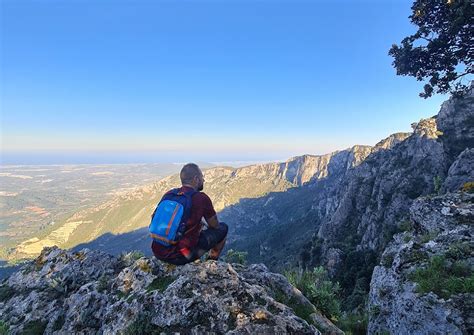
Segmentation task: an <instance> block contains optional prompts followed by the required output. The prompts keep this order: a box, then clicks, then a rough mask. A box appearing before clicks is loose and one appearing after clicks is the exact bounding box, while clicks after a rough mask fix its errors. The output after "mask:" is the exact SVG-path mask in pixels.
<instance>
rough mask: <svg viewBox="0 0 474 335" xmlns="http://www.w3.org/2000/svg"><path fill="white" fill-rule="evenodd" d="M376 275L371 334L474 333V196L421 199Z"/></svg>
mask: <svg viewBox="0 0 474 335" xmlns="http://www.w3.org/2000/svg"><path fill="white" fill-rule="evenodd" d="M406 224H407V229H409V231H406V232H404V233H400V234H397V235H395V237H394V240H393V241H392V242H391V243H390V244H389V245H388V247H387V248H386V249H385V251H384V253H383V255H382V261H381V265H380V266H376V267H375V269H374V273H373V275H372V281H371V284H370V295H369V304H368V310H369V333H371V334H376V333H383V332H389V333H390V334H472V333H474V240H473V238H474V193H448V194H446V195H443V196H437V197H425V198H420V199H417V200H416V201H415V202H414V203H413V205H412V206H411V209H410V221H408V222H407V223H406Z"/></svg>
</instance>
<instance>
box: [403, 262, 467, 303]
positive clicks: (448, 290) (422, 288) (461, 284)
mask: <svg viewBox="0 0 474 335" xmlns="http://www.w3.org/2000/svg"><path fill="white" fill-rule="evenodd" d="M409 279H410V280H412V281H414V282H415V283H417V292H418V293H428V292H433V293H435V294H436V295H438V296H440V297H442V298H444V299H448V298H449V297H450V296H451V295H453V294H459V293H474V274H473V272H472V269H470V268H469V266H468V265H467V264H466V263H465V262H463V261H456V262H447V261H446V258H445V256H444V255H443V256H441V255H437V256H433V257H432V258H431V259H430V260H429V262H428V264H427V266H426V268H420V269H416V270H415V271H414V272H413V273H412V274H411V275H410V276H409Z"/></svg>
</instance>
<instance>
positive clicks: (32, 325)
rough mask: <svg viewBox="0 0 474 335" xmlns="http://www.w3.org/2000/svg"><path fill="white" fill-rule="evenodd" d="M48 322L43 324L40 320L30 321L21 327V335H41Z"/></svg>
mask: <svg viewBox="0 0 474 335" xmlns="http://www.w3.org/2000/svg"><path fill="white" fill-rule="evenodd" d="M47 325H48V322H43V321H41V320H34V321H30V322H28V323H27V324H25V326H24V327H23V332H22V334H24V335H42V334H43V333H44V330H45V329H46V326H47Z"/></svg>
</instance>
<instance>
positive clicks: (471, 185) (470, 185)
mask: <svg viewBox="0 0 474 335" xmlns="http://www.w3.org/2000/svg"><path fill="white" fill-rule="evenodd" d="M461 191H463V192H466V193H474V181H468V182H467V183H464V185H462V188H461Z"/></svg>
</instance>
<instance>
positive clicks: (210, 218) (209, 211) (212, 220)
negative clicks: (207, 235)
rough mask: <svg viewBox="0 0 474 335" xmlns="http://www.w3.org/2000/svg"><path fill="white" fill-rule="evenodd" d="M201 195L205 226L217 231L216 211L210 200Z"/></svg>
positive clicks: (203, 194)
mask: <svg viewBox="0 0 474 335" xmlns="http://www.w3.org/2000/svg"><path fill="white" fill-rule="evenodd" d="M201 194H202V199H203V216H204V219H206V222H207V225H208V227H209V228H212V229H217V228H219V220H218V219H217V214H216V211H215V210H214V206H213V205H212V201H211V199H210V198H209V197H208V196H207V194H205V193H201Z"/></svg>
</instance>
